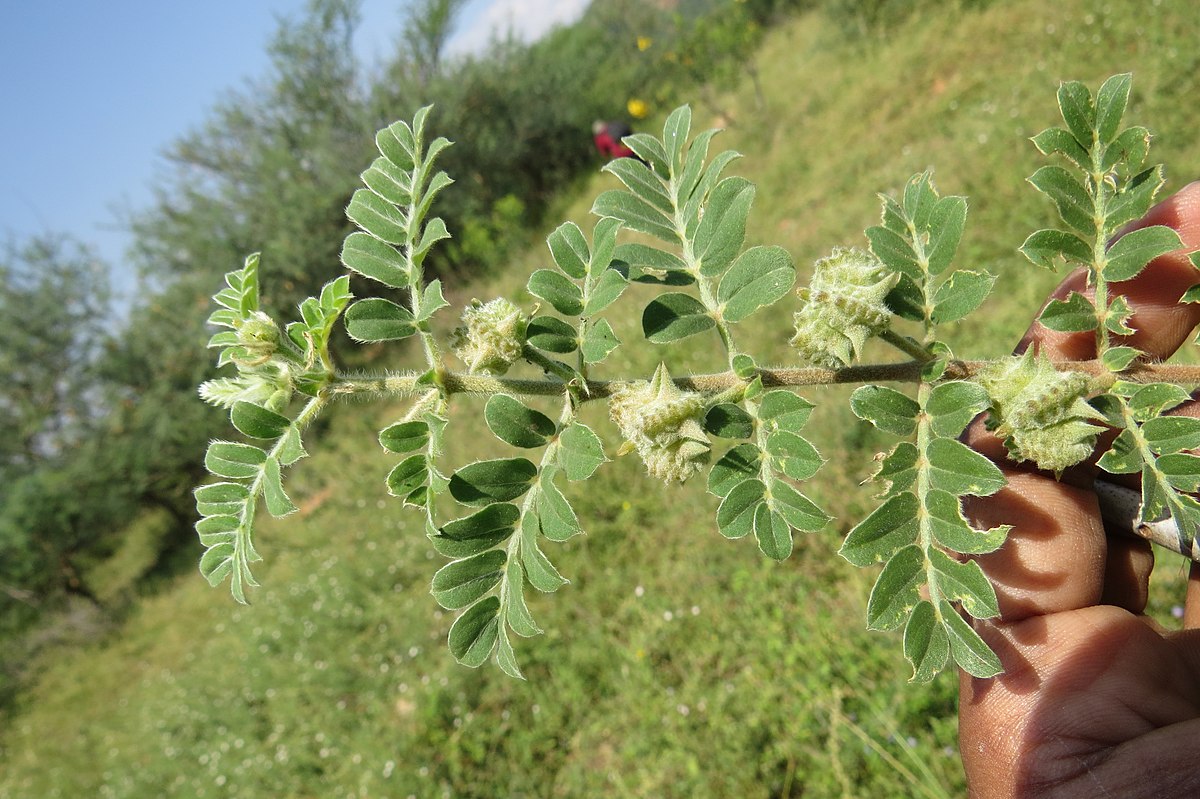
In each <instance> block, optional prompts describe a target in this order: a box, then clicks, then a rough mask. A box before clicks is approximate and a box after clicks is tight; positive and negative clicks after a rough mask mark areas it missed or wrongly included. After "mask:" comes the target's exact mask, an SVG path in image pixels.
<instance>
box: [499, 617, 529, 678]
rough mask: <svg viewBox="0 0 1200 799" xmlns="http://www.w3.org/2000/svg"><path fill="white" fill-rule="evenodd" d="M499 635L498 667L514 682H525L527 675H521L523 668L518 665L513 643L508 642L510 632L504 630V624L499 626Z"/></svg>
mask: <svg viewBox="0 0 1200 799" xmlns="http://www.w3.org/2000/svg"><path fill="white" fill-rule="evenodd" d="M497 633H498V636H497V638H496V665H497V666H499V667H500V670H501V671H502V672H504V673H505V674H507V675H508V676H509V677H512V678H513V679H514V680H524V679H525V675H524V674H522V673H521V667H520V666H519V665H518V664H517V655H516V653H515V652H513V648H512V643H511V642H510V641H509V640H508V631H506V630H505V629H504V624H503V623H502V622H501V623H499V624H498V625H497Z"/></svg>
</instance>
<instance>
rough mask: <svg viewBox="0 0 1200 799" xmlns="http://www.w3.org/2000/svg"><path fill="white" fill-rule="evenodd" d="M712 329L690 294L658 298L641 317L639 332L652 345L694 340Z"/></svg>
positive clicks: (712, 324) (702, 308) (703, 312)
mask: <svg viewBox="0 0 1200 799" xmlns="http://www.w3.org/2000/svg"><path fill="white" fill-rule="evenodd" d="M715 325H716V322H715V321H713V318H712V317H711V316H709V314H708V309H707V308H705V307H704V304H703V303H702V302H700V300H698V299H696V298H695V297H693V296H691V295H690V294H680V293H676V292H668V293H666V294H661V295H659V296H658V297H656V298H655V299H653V300H651V302H650V304H649V305H647V306H646V310H645V311H644V312H643V313H642V332H643V333H644V334H645V336H646V339H647V340H648V341H651V342H653V343H655V344H666V343H669V342H672V341H678V340H679V339H683V338H687V337H688V336H694V335H696V334H697V333H703V332H704V331H705V330H708V329H710V328H712V327H714V326H715Z"/></svg>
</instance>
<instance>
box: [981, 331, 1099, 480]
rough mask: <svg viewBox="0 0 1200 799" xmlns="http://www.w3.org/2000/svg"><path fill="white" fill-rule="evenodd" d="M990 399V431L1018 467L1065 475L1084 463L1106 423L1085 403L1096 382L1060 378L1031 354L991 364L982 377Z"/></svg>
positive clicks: (1049, 365)
mask: <svg viewBox="0 0 1200 799" xmlns="http://www.w3.org/2000/svg"><path fill="white" fill-rule="evenodd" d="M979 384H980V385H981V386H983V388H984V390H985V391H987V393H988V396H989V397H990V398H991V401H992V407H991V417H990V418H989V419H988V428H989V429H991V430H994V431H995V432H996V433H997V434H999V435H1002V436H1005V439H1004V445H1005V447H1007V448H1008V452H1009V454H1010V455H1011V456H1012V457H1013V459H1014V460H1017V461H1033V462H1034V463H1036V464H1037V465H1038V468H1041V469H1047V470H1050V471H1053V472H1055V473H1061V472H1062V470H1063V469H1066V468H1067V467H1068V466H1074V465H1075V464H1077V463H1079V462H1080V461H1082V460H1083V459H1084V458H1086V457H1087V456H1088V455H1089V454H1090V453H1091V451H1092V449H1093V448H1094V447H1095V445H1096V435H1097V434H1098V433H1099V432H1100V428H1099V427H1097V426H1096V425H1094V424H1092V422H1094V421H1103V419H1104V417H1103V415H1101V414H1100V412H1099V411H1097V410H1096V409H1095V408H1093V407H1092V406H1091V405H1088V403H1087V401H1086V400H1085V397H1086V396H1087V394H1088V392H1089V391H1090V390H1091V388H1092V381H1091V378H1089V377H1088V376H1087V375H1085V374H1082V373H1080V372H1060V371H1058V370H1057V369H1055V368H1054V364H1053V363H1051V362H1050V360H1049V359H1048V358H1045V357H1035V356H1034V355H1033V353H1032V351H1026V352H1025V354H1024V355H1022V356H1019V357H1013V358H1010V359H1008V360H1005V361H1000V362H997V363H995V364H992V365H991V366H990V367H988V368H987V369H985V370H984V371H983V372H982V373H981V374H980V375H979Z"/></svg>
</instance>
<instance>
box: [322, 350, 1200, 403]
mask: <svg viewBox="0 0 1200 799" xmlns="http://www.w3.org/2000/svg"><path fill="white" fill-rule="evenodd" d="M993 363H995V362H994V361H959V360H952V361H950V363H949V364H948V366H947V367H946V373H945V376H946V378H947V379H951V380H965V379H970V378H971V377H974V376H975V375H977V374H979V373H980V372H981V371H983V370H984V369H986V368H987V367H989V366H991V365H992V364H993ZM1057 365H1058V366H1059V367H1061V368H1062V369H1063V370H1064V371H1072V372H1082V373H1084V374H1088V375H1093V376H1096V377H1101V376H1105V375H1111V372H1110V370H1109V369H1108V367H1107V366H1106V365H1105V364H1104V363H1103V362H1102V361H1099V360H1095V361H1061V362H1059V363H1058V364H1057ZM923 366H924V363H923V362H920V361H905V362H904V363H883V364H861V365H857V366H847V367H844V368H842V369H823V368H821V367H801V368H795V369H762V368H760V369H759V370H758V372H757V375H758V377H759V378H761V379H762V382H763V385H764V386H766V387H767V388H788V387H798V386H822V385H844V384H863V383H879V382H895V383H916V382H920V380H921V369H922V367H923ZM420 377H421V375H420V374H418V373H416V372H401V373H391V374H381V375H367V376H353V375H344V374H338V375H334V376H333V377H332V378H331V379H330V383H329V385H328V386H327V387H326V389H325V391H324V393H325V395H327V396H328V397H329V398H330V399H348V398H351V397H354V398H367V399H370V398H372V397H376V398H380V399H384V398H392V397H404V396H411V395H413V394H418V393H422V392H425V391H428V390H429V387H428V385H426V384H421V383H418V380H419V378H420ZM1120 377H1121V379H1122V380H1127V381H1129V382H1135V383H1159V382H1163V383H1175V384H1178V385H1184V386H1200V366H1180V365H1173V364H1141V365H1137V366H1134V367H1132V368H1130V369H1128V370H1126V371H1125V372H1122V373H1121V376H1120ZM745 382H746V381H744V380H743V379H742V378H740V377H738V376H737V375H736V374H734V373H733V372H732V371H728V372H719V373H716V374H706V375H692V376H690V377H680V378H676V379H675V385H677V386H679V387H680V388H681V389H686V390H689V391H699V392H701V393H704V394H717V393H720V392H722V391H726V390H729V389H733V388H737V387H739V386H741V387H743V388H744V386H745ZM628 383H629V381H628V380H588V381H587V383H586V386H584V387H582V388H584V389H586V391H584V392H582V393H583V396H582V397H581V400H583V401H587V400H595V399H604V398H606V397H610V396H612V394H613V392H614V391H616V389H617V388H618V387H620V386H623V385H626V384H628ZM443 388H444V390H445V391H446V393H447V395H450V394H481V395H489V394H513V395H523V396H530V397H539V396H540V397H547V396H557V395H560V394H562V393H563V391H564V390H565V389H566V387H565V386H564V385H563V383H562V382H560V381H558V380H528V379H522V378H513V377H493V376H490V375H474V374H467V373H464V372H446V373H445V374H444V375H443Z"/></svg>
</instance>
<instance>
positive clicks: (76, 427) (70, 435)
mask: <svg viewBox="0 0 1200 799" xmlns="http://www.w3.org/2000/svg"><path fill="white" fill-rule="evenodd" d="M2 257H3V260H0V340H3V342H4V346H3V347H2V348H0V375H4V379H3V380H2V381H0V503H2V502H3V497H4V492H5V487H4V485H3V484H4V483H7V482H8V481H9V480H11V479H13V478H15V477H16V476H18V475H20V474H23V473H27V472H28V471H30V470H32V469H33V468H35V467H36V466H38V465H39V464H41V463H44V462H46V461H48V460H54V459H55V458H57V457H58V456H59V455H61V454H62V453H63V451H64V450H65V449H66V448H67V447H68V446H69V445H71V444H72V443H73V442H75V441H76V440H78V439H79V438H80V437H81V436H82V435H83V434H84V432H85V431H86V430H87V429H88V428H89V427H90V426H91V425H93V424H94V423H95V421H96V416H97V414H96V408H95V400H96V399H97V396H96V395H97V390H96V383H95V373H94V366H95V360H96V355H97V353H98V351H99V347H100V344H101V341H102V340H103V337H104V333H105V327H106V325H107V324H108V323H109V322H110V313H111V311H110V308H109V290H108V273H107V267H106V266H105V265H104V264H103V263H102V262H101V261H99V260H98V259H97V258H96V257H95V256H94V255H93V254H92V253H91V252H90V251H89V250H87V249H86V248H85V247H84V246H82V245H81V244H78V243H76V242H73V241H71V240H69V239H63V238H58V237H53V236H41V237H38V238H34V239H31V240H30V241H28V242H26V243H24V244H22V245H17V244H14V243H10V244H9V245H8V247H7V251H6V252H5V253H4V255H3V256H2Z"/></svg>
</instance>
